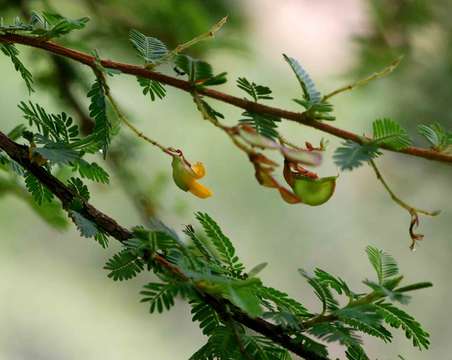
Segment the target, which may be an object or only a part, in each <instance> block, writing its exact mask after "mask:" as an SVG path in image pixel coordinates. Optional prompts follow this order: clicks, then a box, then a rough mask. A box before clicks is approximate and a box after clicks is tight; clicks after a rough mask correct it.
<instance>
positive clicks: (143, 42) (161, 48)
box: [129, 30, 168, 64]
mask: <svg viewBox="0 0 452 360" xmlns="http://www.w3.org/2000/svg"><path fill="white" fill-rule="evenodd" d="M129 39H130V42H131V43H132V44H133V46H134V47H135V49H136V50H137V51H138V53H139V54H140V56H141V57H142V58H143V59H144V61H145V62H146V63H150V64H156V63H157V62H159V61H160V60H162V59H163V58H164V57H165V56H166V55H168V48H167V47H166V45H165V44H164V43H163V42H161V41H160V40H159V39H157V38H154V37H151V36H146V35H144V34H142V33H141V32H139V31H137V30H130V33H129Z"/></svg>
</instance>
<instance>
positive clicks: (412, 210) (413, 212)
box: [369, 160, 441, 251]
mask: <svg viewBox="0 0 452 360" xmlns="http://www.w3.org/2000/svg"><path fill="white" fill-rule="evenodd" d="M369 163H370V166H371V167H372V169H373V170H374V172H375V175H376V176H377V179H378V180H379V181H380V182H381V183H382V185H383V187H384V188H385V190H386V191H387V192H388V194H389V195H390V196H391V199H392V200H393V201H394V202H395V203H396V204H397V205H399V206H400V207H402V208H403V209H405V210H406V211H408V213H409V214H410V216H411V222H410V227H409V233H410V237H411V245H410V249H411V250H413V251H414V250H415V245H416V242H417V241H419V240H422V239H423V238H424V235H422V234H416V233H414V228H415V227H417V226H419V214H423V215H427V216H436V215H439V213H440V212H441V211H439V210H436V211H426V210H422V209H418V208H416V207H414V206H411V205H409V204H407V203H406V202H405V201H403V200H402V199H400V198H399V197H398V196H397V195H396V194H395V193H394V191H393V190H392V189H391V188H390V187H389V185H388V183H387V182H386V180H385V179H384V178H383V175H382V174H381V172H380V170H379V169H378V167H377V165H376V164H375V161H374V160H370V161H369Z"/></svg>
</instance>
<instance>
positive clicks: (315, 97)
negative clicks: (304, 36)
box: [283, 54, 322, 104]
mask: <svg viewBox="0 0 452 360" xmlns="http://www.w3.org/2000/svg"><path fill="white" fill-rule="evenodd" d="M283 57H284V60H286V61H287V63H288V64H289V65H290V67H291V68H292V70H293V72H294V73H295V76H296V77H297V79H298V81H299V83H300V85H301V88H302V90H303V95H304V98H305V100H308V101H309V102H310V103H311V104H318V103H320V102H321V100H322V95H321V94H320V92H319V91H318V90H317V88H316V87H315V84H314V81H312V79H311V77H310V76H309V74H308V73H307V71H306V70H305V69H303V67H302V66H301V65H300V63H299V62H298V61H297V60H295V59H294V58H291V57H289V56H287V55H285V54H283Z"/></svg>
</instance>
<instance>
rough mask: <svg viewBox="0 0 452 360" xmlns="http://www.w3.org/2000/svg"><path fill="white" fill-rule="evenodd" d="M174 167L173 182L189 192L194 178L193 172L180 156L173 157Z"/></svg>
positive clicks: (172, 163)
mask: <svg viewBox="0 0 452 360" xmlns="http://www.w3.org/2000/svg"><path fill="white" fill-rule="evenodd" d="M171 166H172V167H173V180H174V182H175V183H176V185H177V186H178V187H179V188H180V189H182V190H184V191H188V190H189V188H190V182H191V181H192V180H193V178H194V174H193V171H192V170H191V169H190V168H189V167H188V165H187V164H185V162H184V160H183V159H182V158H181V157H179V156H173V161H172V162H171Z"/></svg>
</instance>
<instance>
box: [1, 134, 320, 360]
mask: <svg viewBox="0 0 452 360" xmlns="http://www.w3.org/2000/svg"><path fill="white" fill-rule="evenodd" d="M0 149H1V150H3V151H4V152H5V153H6V154H7V155H8V156H9V157H10V158H11V159H12V160H14V161H16V162H17V163H18V164H20V165H21V166H22V167H24V168H25V169H26V170H28V171H29V172H30V173H32V174H33V175H34V176H35V177H36V178H37V179H38V180H39V181H40V182H41V183H42V184H43V185H44V186H45V187H46V188H47V189H49V191H51V192H52V193H53V194H54V195H55V196H56V197H57V198H58V199H59V200H60V201H61V203H62V205H63V207H64V208H66V209H67V208H69V207H70V204H71V203H72V202H73V200H74V199H75V198H76V195H75V194H74V192H73V190H71V189H70V188H69V187H67V186H66V185H65V184H63V183H62V182H61V181H60V180H58V179H57V178H56V177H54V176H53V175H52V174H50V173H49V172H48V171H47V170H46V169H45V168H43V167H42V166H39V165H37V164H36V163H33V162H32V161H31V160H30V157H29V155H28V154H29V149H28V147H27V146H24V145H19V144H17V143H16V142H14V141H12V140H11V139H9V138H8V137H7V136H6V135H5V134H4V133H2V132H0ZM78 211H79V212H80V213H81V214H82V215H83V216H84V217H86V218H87V219H88V220H90V221H92V222H93V223H95V224H96V226H97V227H98V228H99V229H101V230H103V231H104V232H106V233H107V234H108V235H110V236H112V237H113V238H115V239H116V240H118V241H120V242H125V241H127V240H128V239H130V238H132V237H133V233H132V232H131V231H129V230H128V229H126V228H124V227H123V226H121V225H120V224H118V223H117V222H116V221H115V220H114V219H112V218H111V217H109V216H108V215H106V214H104V213H103V212H101V211H100V210H98V209H97V208H95V207H94V206H93V205H91V204H89V203H87V202H82V204H81V208H80V209H79V210H78ZM153 259H154V260H155V261H157V262H159V264H160V265H161V266H163V267H164V268H165V269H166V270H167V271H169V272H171V273H173V274H174V275H175V276H177V277H184V276H185V275H183V274H182V273H181V271H180V270H179V269H178V268H177V267H176V266H175V265H173V264H172V263H171V262H169V261H168V260H167V259H166V258H165V257H164V256H162V255H159V254H154V255H153ZM197 290H199V291H200V293H202V294H203V298H204V300H205V301H207V302H208V303H209V304H210V305H211V306H212V307H214V309H216V310H217V311H219V312H224V311H226V309H228V310H229V311H230V314H231V315H230V316H231V318H232V319H233V320H234V321H237V322H239V323H241V324H243V325H244V326H246V327H248V328H249V329H251V330H254V331H256V332H258V333H260V334H262V335H264V336H266V337H268V338H269V339H271V340H272V341H274V342H275V343H276V344H279V345H280V346H282V347H284V348H286V349H287V350H289V351H291V352H293V353H294V354H297V355H299V356H301V357H302V358H304V359H307V360H327V358H325V357H322V356H320V355H317V354H316V353H314V352H312V351H310V350H308V349H306V348H305V347H304V346H303V345H302V344H300V343H299V342H297V341H295V340H294V339H292V337H291V336H289V335H288V334H287V333H286V332H285V330H284V329H283V328H282V327H281V326H278V325H274V324H271V323H269V322H268V321H266V320H264V319H262V318H251V317H250V316H248V315H247V314H246V313H244V312H242V311H241V310H240V309H238V308H237V307H236V306H234V305H233V304H232V303H230V302H229V301H228V300H226V299H219V298H217V297H214V296H212V295H210V294H208V293H204V292H203V291H202V289H197Z"/></svg>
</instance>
